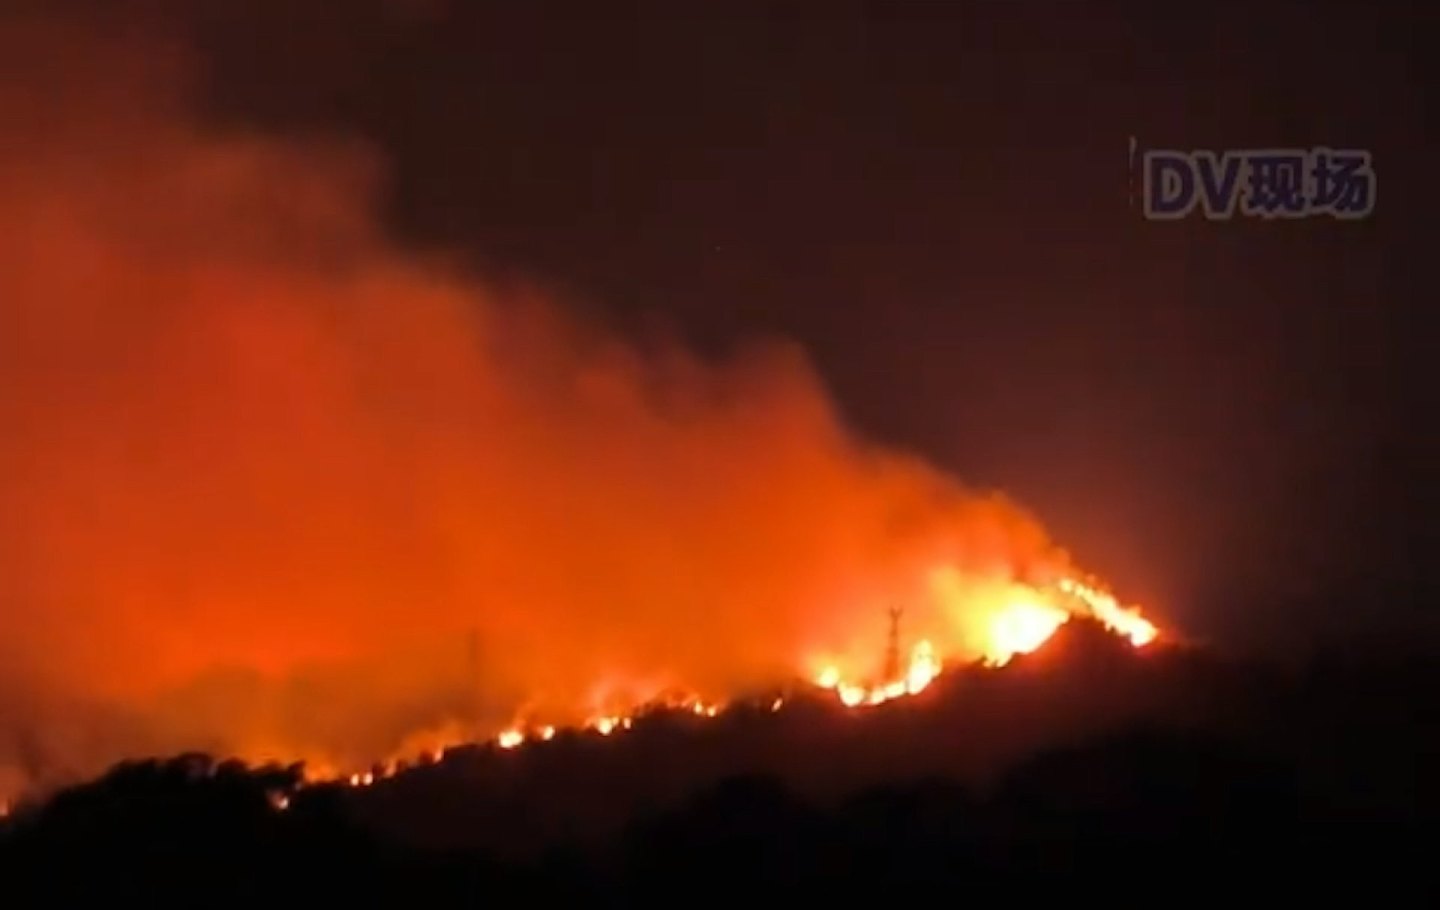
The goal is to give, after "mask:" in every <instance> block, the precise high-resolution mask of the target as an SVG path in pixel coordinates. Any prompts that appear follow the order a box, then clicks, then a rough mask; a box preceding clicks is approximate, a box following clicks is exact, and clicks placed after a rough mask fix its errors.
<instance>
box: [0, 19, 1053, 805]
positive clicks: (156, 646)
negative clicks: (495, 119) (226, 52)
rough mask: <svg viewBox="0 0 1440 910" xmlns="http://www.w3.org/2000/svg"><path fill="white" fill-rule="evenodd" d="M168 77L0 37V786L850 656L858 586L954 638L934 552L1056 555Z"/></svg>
mask: <svg viewBox="0 0 1440 910" xmlns="http://www.w3.org/2000/svg"><path fill="white" fill-rule="evenodd" d="M186 60H187V58H186V57H185V55H184V54H179V53H174V52H173V49H172V48H170V47H169V46H168V45H164V44H157V43H156V42H154V41H153V40H151V39H145V40H139V41H135V40H130V39H128V38H127V39H125V40H120V39H119V38H117V37H116V36H115V35H113V34H112V35H109V36H107V38H106V39H105V40H98V39H97V38H96V37H95V34H94V33H93V32H90V31H86V30H81V29H76V28H73V27H69V26H66V27H61V26H58V25H56V24H55V23H53V22H51V23H39V24H37V23H34V22H28V23H21V22H18V21H5V20H3V19H0V61H4V62H3V64H0V66H3V67H5V69H6V70H7V72H6V73H5V74H4V78H3V79H0V118H3V122H4V123H5V124H6V126H5V135H6V141H5V143H4V144H3V145H0V198H3V199H4V201H5V202H4V205H3V207H0V236H3V237H4V238H5V243H4V245H3V246H0V793H3V792H4V791H6V790H14V789H17V788H19V787H22V786H26V785H34V784H37V783H40V784H43V783H46V782H50V781H54V780H58V779H63V778H66V777H68V776H72V775H76V774H85V773H92V772H94V771H96V770H99V769H100V768H102V767H103V766H104V765H106V764H108V763H110V762H113V761H115V760H118V759H120V758H124V757H127V756H130V755H135V754H144V753H150V752H155V751H177V750H182V749H209V750H213V751H216V752H222V753H231V754H240V755H243V756H247V757H252V758H271V757H273V758H314V759H317V760H322V761H326V762H330V763H333V764H336V765H340V764H343V763H346V762H356V761H364V760H368V759H371V758H376V757H380V756H383V755H386V754H390V753H392V752H393V751H394V750H396V749H400V748H403V747H405V745H406V744H407V743H411V742H415V741H417V740H416V737H417V736H421V735H423V734H424V732H425V731H427V730H437V729H444V728H447V726H448V727H450V728H454V727H456V726H457V725H458V726H459V727H460V728H467V729H468V728H469V727H470V726H471V725H473V726H474V728H475V729H484V728H485V727H484V725H485V724H487V723H490V724H494V723H502V722H504V721H505V720H506V719H508V718H510V717H512V716H513V715H514V713H515V712H516V711H517V710H533V711H535V712H539V713H544V712H549V716H553V717H556V719H557V720H563V719H565V715H567V714H573V713H576V712H579V713H583V712H585V711H588V710H593V709H594V708H596V707H598V706H600V704H601V703H602V702H603V701H604V700H605V699H607V698H616V699H624V698H630V697H641V696H643V695H645V694H646V693H653V692H654V691H657V690H659V689H661V688H664V687H667V686H675V685H683V686H686V687H688V688H690V689H693V690H695V691H697V692H700V693H704V694H707V695H710V696H712V697H718V696H723V695H725V694H727V693H732V692H734V691H736V690H738V689H740V688H743V687H744V686H747V685H751V684H756V683H759V682H764V681H773V680H775V679H777V678H784V677H786V676H788V675H792V674H795V673H801V672H806V670H807V667H808V666H809V662H811V661H813V660H818V659H820V658H821V657H822V656H823V657H824V658H825V659H831V660H834V659H846V658H848V659H850V660H853V661H855V662H858V663H863V662H865V661H871V660H878V659H879V655H880V650H881V648H883V646H884V635H885V622H886V618H885V609H886V607H887V606H888V605H890V604H892V603H896V602H904V603H906V604H907V606H908V607H909V612H908V613H907V620H906V621H907V623H909V624H910V625H909V626H907V631H908V632H909V633H911V634H914V635H920V634H927V635H929V636H931V637H932V638H933V639H934V640H935V641H936V644H937V647H940V648H941V649H942V650H944V651H946V652H947V653H949V654H952V655H964V654H973V653H975V651H976V642H975V634H976V633H975V629H974V628H973V627H970V626H967V618H966V617H967V615H968V614H967V612H966V609H968V608H964V607H963V605H960V606H957V604H956V602H955V600H954V598H949V599H940V600H937V599H936V598H935V596H934V591H933V586H932V580H933V573H934V572H935V571H936V570H937V569H939V568H942V567H944V568H945V571H947V572H952V573H953V572H959V573H961V574H962V575H963V577H966V578H971V579H974V580H975V585H974V587H973V588H972V590H973V591H975V592H977V594H976V597H977V598H980V599H981V600H983V599H984V596H983V594H982V593H979V592H984V591H986V590H988V589H989V588H987V587H986V586H987V585H988V586H990V587H995V586H1004V585H1006V584H1008V583H1009V582H1010V580H1011V579H1013V578H1015V577H1016V573H1017V572H1020V571H1022V570H1023V571H1025V572H1036V571H1043V570H1044V568H1045V567H1046V566H1049V565H1059V564H1061V563H1062V562H1063V559H1064V557H1063V555H1062V554H1060V553H1059V552H1058V551H1056V550H1055V549H1054V548H1053V547H1052V546H1051V545H1050V544H1049V542H1048V541H1047V539H1046V537H1045V534H1044V532H1043V530H1042V529H1041V528H1040V527H1039V526H1038V525H1037V524H1036V523H1035V522H1034V521H1032V520H1031V519H1030V518H1029V517H1028V516H1027V515H1026V514H1025V513H1024V512H1023V511H1022V510H1020V509H1018V508H1016V507H1015V506H1013V505H1011V504H1010V503H1008V502H1007V501H1005V500H1004V499H1003V498H1001V497H998V496H992V495H980V494H977V493H974V492H971V491H968V490H966V489H965V488H963V487H961V486H960V485H958V484H957V483H956V482H955V481H953V480H952V479H951V478H948V477H946V476H944V475H943V474H941V473H940V472H937V471H936V470H934V469H933V468H931V467H929V466H927V465H926V464H924V463H923V462H921V461H919V460H917V459H915V458H911V457H907V456H906V455H904V454H902V453H897V452H893V451H887V450H885V449H883V448H879V447H876V446H873V445H868V444H866V443H865V442H864V441H862V440H859V439H856V438H855V437H854V436H853V435H851V434H850V433H848V432H847V430H846V429H845V427H844V426H843V422H842V420H841V418H840V417H839V416H838V415H837V414H836V412H835V410H834V409H833V407H832V405H831V403H830V401H829V400H828V399H827V396H826V393H825V391H824V388H823V386H822V383H821V382H820V381H819V379H818V378H817V376H816V374H815V372H814V370H813V369H812V368H811V366H810V364H809V363H808V362H807V360H806V358H805V356H804V354H803V352H802V351H801V350H799V349H797V348H796V347H795V346H794V345H792V344H788V343H784V342H783V341H776V342H758V343H756V344H755V345H753V346H752V347H751V348H749V349H748V350H746V351H745V352H744V353H742V354H740V355H737V356H734V357H732V358H729V359H727V360H726V361H724V362H711V361H705V360H701V359H699V358H697V357H695V356H692V355H691V354H690V353H687V352H686V351H685V350H683V349H682V348H680V347H678V346H668V347H666V346H659V345H651V346H649V347H641V346H636V345H633V344H631V343H628V342H627V341H626V340H624V339H622V338H619V337H614V336H613V335H610V334H607V333H606V332H605V331H603V330H601V329H599V328H597V327H595V326H592V325H587V324H585V323H583V322H582V321H580V320H579V319H577V318H576V317H574V316H573V315H572V313H571V309H570V308H567V307H566V305H565V302H564V301H563V300H558V299H556V298H555V296H554V295H551V294H548V293H546V292H545V291H543V290H542V289H540V288H538V286H537V287H517V286H514V285H513V284H510V285H505V286H501V285H499V284H495V283H487V282H486V281H484V280H483V279H480V278H476V277H475V276H473V275H469V274H466V273H465V272H464V271H463V270H461V269H458V268H455V267H453V266H452V265H449V264H447V263H446V262H445V261H444V260H443V259H439V258H434V259H432V258H430V257H424V256H419V255H415V254H411V253H406V252H404V251H402V250H401V249H399V248H398V247H397V246H396V245H395V244H393V243H391V242H390V241H389V240H387V237H386V235H385V232H384V229H383V226H382V225H381V224H380V222H379V219H378V218H377V216H376V205H377V200H378V199H379V198H380V194H381V192H382V191H383V174H384V169H383V163H382V162H381V161H380V160H379V158H378V157H377V156H375V155H374V154H372V153H371V152H370V151H368V150H366V149H365V148H363V147H361V146H358V145H356V144H354V143H351V142H348V141H346V140H345V139H343V138H338V137H337V138H332V139H325V140H319V141H316V140H306V141H299V140H295V139H277V138H274V137H267V136H263V135H248V134H237V133H236V132H235V131H234V130H233V129H232V130H228V131H225V132H221V131H219V130H218V129H217V128H215V127H212V126H206V125H204V123H203V121H202V120H201V119H200V118H197V117H194V116H192V115H191V114H190V113H189V111H190V110H191V107H190V98H189V97H188V94H187V91H186V89H185V87H186V86H187V85H190V84H192V80H191V79H189V78H188V76H189V69H188V68H187V65H186ZM477 116H483V111H477ZM495 141H504V139H503V137H498V136H497V137H495ZM977 602H978V601H977Z"/></svg>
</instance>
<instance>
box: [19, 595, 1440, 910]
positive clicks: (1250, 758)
mask: <svg viewBox="0 0 1440 910" xmlns="http://www.w3.org/2000/svg"><path fill="white" fill-rule="evenodd" d="M1437 696H1440V665H1437V664H1435V663H1433V662H1431V661H1429V660H1426V659H1423V658H1420V657H1415V658H1411V657H1408V656H1403V655H1401V654H1399V653H1393V652H1392V653H1389V654H1387V656H1386V658H1385V660H1384V661H1374V660H1368V659H1358V658H1347V659H1338V658H1337V659H1332V660H1328V661H1318V662H1312V663H1311V664H1309V665H1307V666H1306V667H1304V668H1303V669H1294V668H1288V669H1281V668H1270V667H1262V666H1254V665H1242V664H1238V663H1234V662H1227V661H1221V660H1218V659H1216V658H1214V657H1212V656H1208V655H1207V654H1205V653H1203V652H1199V651H1194V650H1187V649H1179V648H1158V647H1157V648H1153V649H1147V650H1145V651H1141V652H1135V651H1132V650H1130V649H1129V648H1128V647H1127V646H1125V645H1124V644H1123V643H1121V642H1118V641H1117V640H1115V639H1114V638H1112V637H1110V636H1109V635H1108V634H1105V633H1103V632H1098V631H1097V630H1095V629H1092V628H1089V627H1087V626H1085V625H1083V624H1078V623H1077V624H1072V625H1071V626H1067V627H1065V628H1063V629H1062V630H1061V632H1060V634H1059V635H1057V637H1056V639H1054V640H1052V642H1051V643H1050V644H1049V645H1047V646H1046V648H1045V649H1043V650H1042V651H1041V652H1039V653H1037V654H1035V655H1031V656H1030V657H1029V658H1026V659H1024V660H1021V661H1017V662H1016V663H1015V664H1012V665H1011V666H1009V667H1007V668H1005V669H1003V670H998V671H995V670H978V669H976V670H971V671H961V672H958V673H953V674H949V675H947V676H946V677H944V678H942V679H941V680H939V681H937V683H936V684H935V686H934V687H932V688H931V689H929V690H927V691H926V692H925V693H922V695H921V696H919V697H917V698H915V699H909V700H902V701H901V702H899V703H893V704H890V705H886V706H881V707H879V708H875V709H870V710H867V711H861V712H853V711H845V710H841V709H839V708H838V706H836V705H834V704H832V703H831V702H830V701H828V700H825V699H821V698H818V697H816V696H813V695H811V696H807V695H803V694H796V693H790V695H789V697H788V699H787V701H786V704H785V706H784V707H783V708H782V709H781V710H779V711H772V710H771V706H772V704H773V696H771V695H767V696H766V697H764V698H762V699H757V701H756V703H755V705H754V706H753V707H749V708H747V707H745V706H743V705H742V706H740V707H737V708H735V709H734V710H732V711H730V712H727V713H726V714H723V715H721V716H720V717H719V718H716V719H713V720H704V719H699V718H694V717H690V716H686V715H680V714H657V715H655V716H653V717H650V718H648V719H644V720H642V721H641V722H639V723H637V724H636V725H635V727H634V728H633V729H632V730H630V731H627V732H625V733H623V734H615V735H612V736H611V737H608V738H606V737H600V736H599V735H598V734H593V733H591V734H584V735H578V734H577V735H561V736H559V737H557V738H556V739H555V740H554V741H552V742H549V743H540V744H535V745H529V746H525V747H522V748H520V749H516V750H513V751H502V750H497V749H494V748H492V747H475V748H468V749H461V750H455V751H452V752H450V753H448V754H447V755H446V757H445V759H444V760H443V761H442V762H440V763H438V764H433V765H427V766H423V767H417V768H413V769H410V770H407V771H404V772H402V773H400V774H398V775H396V776H394V777H391V778H389V779H385V780H382V781H378V782H377V783H375V784H374V785H373V786H371V787H366V788H348V787H340V786H311V787H303V788H297V781H298V769H273V768H269V769H253V768H245V767H243V766H240V765H238V764H226V763H220V764H215V763H212V762H211V761H210V760H209V759H206V758H203V757H197V756H184V757H180V758H176V759H172V760H169V761H163V762H162V761H154V762H145V763H138V764H129V765H125V766H121V767H118V768H116V769H114V770H113V771H112V772H111V773H110V774H109V775H108V776H106V777H105V778H104V779H102V780H99V781H96V782H94V783H92V784H89V785H87V786H83V787H80V788H77V789H73V790H70V791H68V792H65V793H62V794H60V795H58V796H56V797H55V798H53V799H52V800H50V801H49V802H48V803H46V804H45V805H43V806H38V807H31V808H28V809H24V810H22V811H19V812H17V813H15V815H14V816H12V817H11V818H10V819H8V820H7V821H6V822H5V823H3V825H0V876H3V891H0V906H7V907H8V906H71V905H77V904H79V905H84V906H97V905H117V904H119V903H120V902H122V901H129V900H131V899H139V900H141V901H142V904H141V906H150V905H153V904H154V903H156V902H159V901H164V902H166V903H184V904H185V905H188V906H197V907H203V906H213V905H216V904H232V903H247V904H278V905H288V904H291V903H300V902H304V903H306V904H309V905H318V906H327V907H328V906H344V905H377V904H379V905H391V906H412V905H418V904H419V903H420V902H422V901H441V902H443V903H444V904H445V905H463V904H474V905H494V904H502V903H516V902H519V903H522V904H530V903H539V902H544V901H565V902H568V903H571V904H575V903H582V902H583V903H586V904H601V903H604V904H610V905H634V904H642V903H643V904H660V903H667V904H676V903H682V902H683V903H700V904H702V905H703V904H706V903H709V902H712V901H717V900H722V899H723V900H729V901H733V900H734V899H736V898H742V899H746V900H751V901H756V902H764V901H768V900H771V899H774V898H782V897H783V898H784V899H787V900H789V901H792V902H793V901H797V900H799V901H806V902H809V901H815V900H824V901H829V902H832V903H833V902H837V901H839V902H841V903H842V905H849V904H851V903H853V902H856V901H859V900H866V901H879V902H883V903H886V904H890V903H893V902H896V901H898V900H901V899H914V900H921V901H925V902H927V903H934V902H942V903H951V904H965V903H971V904H973V903H978V902H987V903H989V902H997V901H1020V900H1032V899H1062V900H1063V899H1067V898H1069V899H1074V898H1077V897H1084V898H1099V899H1101V900H1105V901H1108V902H1109V903H1111V904H1112V905H1113V904H1122V905H1137V904H1147V905H1153V904H1185V905H1190V904H1198V903H1201V902H1205V903H1214V902H1216V901H1227V902H1238V903H1246V902H1249V901H1253V900H1266V901H1274V900H1281V901H1284V900H1296V899H1306V900H1310V899H1316V898H1323V899H1324V900H1326V902H1327V903H1328V902H1332V901H1335V900H1342V901H1347V902H1351V901H1362V900H1363V901H1365V902H1367V903H1378V902H1382V901H1383V902H1387V903H1388V902H1399V903H1402V904H1405V905H1412V904H1415V905H1418V904H1428V903H1429V902H1430V901H1431V900H1432V898H1433V897H1434V896H1435V895H1436V894H1437V893H1440V889H1436V888H1435V887H1434V886H1433V885H1432V881H1433V879H1434V877H1435V873H1434V872H1432V866H1433V863H1434V861H1433V859H1432V856H1433V853H1434V848H1435V846H1436V845H1437V843H1440V841H1437V838H1436V837H1435V830H1436V829H1435V822H1436V820H1437V819H1440V811H1437V810H1440V798H1437V789H1436V783H1435V778H1434V770H1435V767H1436V759H1437V758H1440V727H1437V723H1436V722H1437V718H1440V714H1437V707H1440V698H1437ZM282 796H283V797H285V798H286V800H287V801H286V803H285V808H283V809H280V808H277V805H278V803H279V801H280V797H282ZM1052 895H1053V898H1052ZM317 902H318V904H317ZM807 905H808V903H807Z"/></svg>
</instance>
